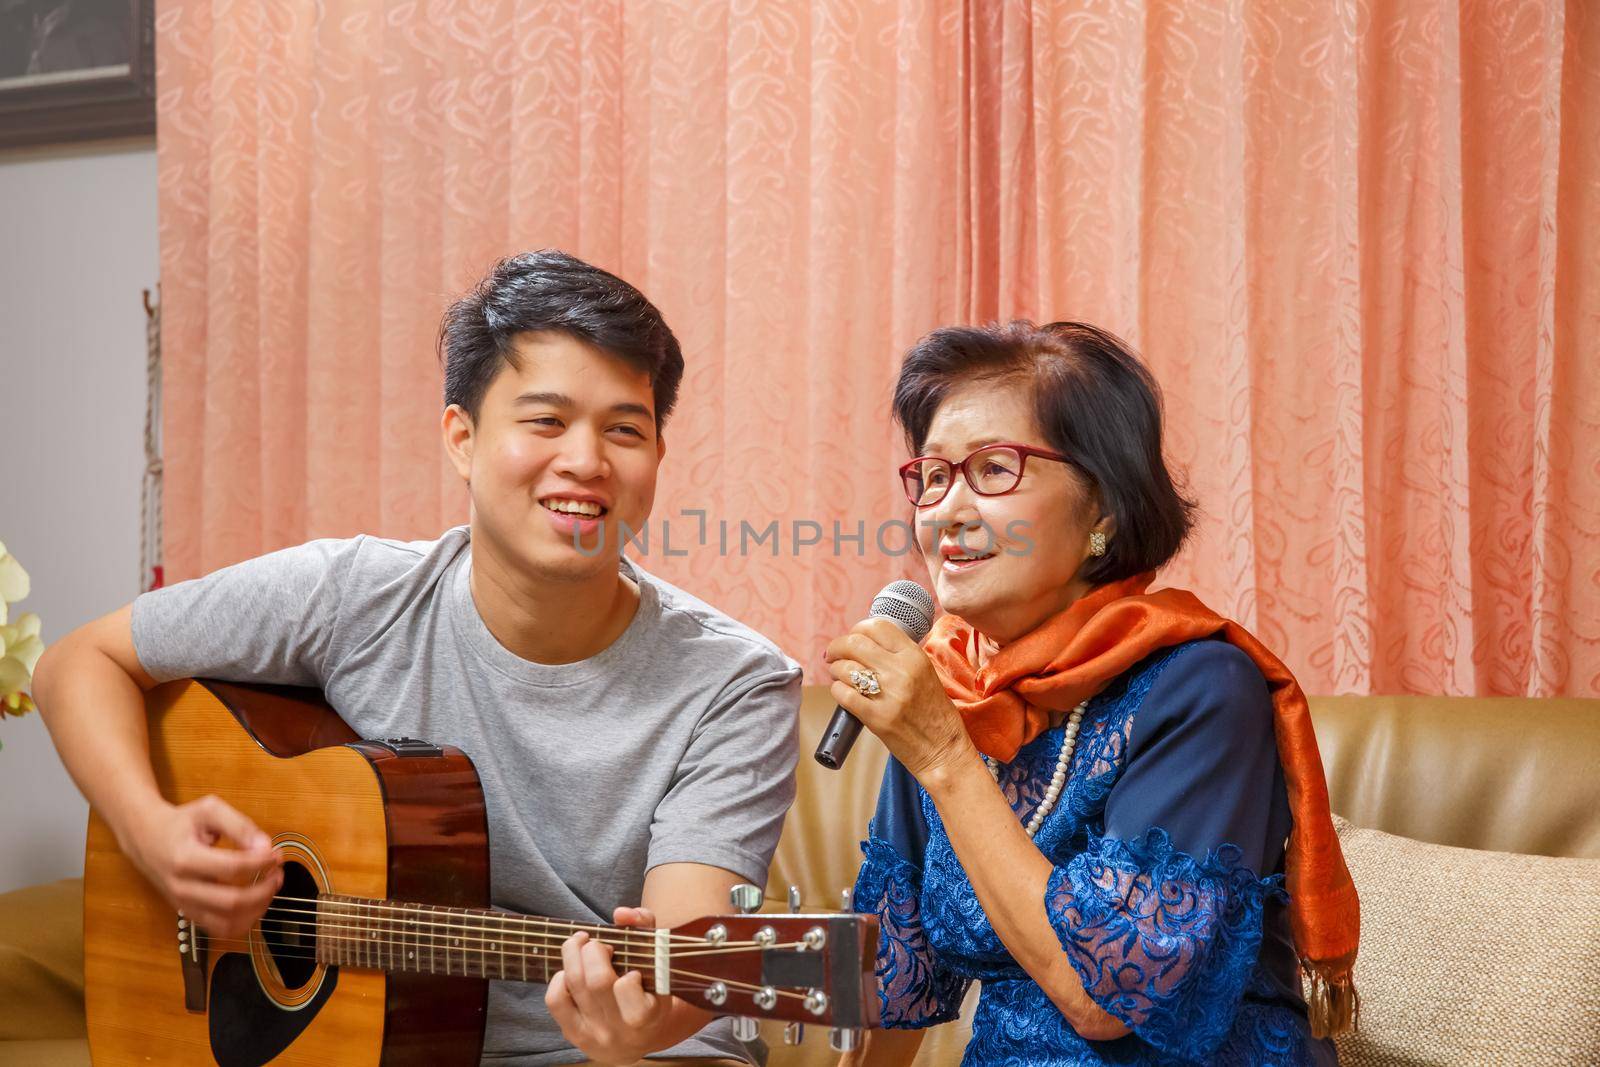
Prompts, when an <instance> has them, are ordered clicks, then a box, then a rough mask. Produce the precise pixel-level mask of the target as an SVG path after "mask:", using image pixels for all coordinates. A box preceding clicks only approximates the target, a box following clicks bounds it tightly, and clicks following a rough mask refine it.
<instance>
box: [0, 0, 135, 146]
mask: <svg viewBox="0 0 1600 1067" xmlns="http://www.w3.org/2000/svg"><path fill="white" fill-rule="evenodd" d="M155 81H156V77H155V0H0V149H5V148H17V147H22V146H25V145H48V144H61V143H71V142H78V141H91V140H99V139H101V138H106V137H129V136H138V135H147V134H151V133H154V132H155V128H156V94H155Z"/></svg>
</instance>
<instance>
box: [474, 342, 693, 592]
mask: <svg viewBox="0 0 1600 1067" xmlns="http://www.w3.org/2000/svg"><path fill="white" fill-rule="evenodd" d="M516 353H517V361H516V364H515V365H512V364H507V365H506V366H505V367H504V368H503V369H502V370H500V371H499V373H498V374H496V376H495V378H494V380H493V381H492V382H491V383H490V384H489V388H488V389H487V390H486V392H485V393H484V397H483V402H482V404H481V405H480V406H479V409H478V415H477V418H476V419H474V418H472V417H471V416H469V415H468V414H467V413H466V412H465V411H464V410H462V409H461V408H460V407H458V406H456V405H451V406H450V407H449V408H448V409H446V411H445V416H444V434H445V445H446V450H447V451H448V452H449V454H450V457H451V461H452V462H453V463H454V464H455V467H456V470H457V471H458V472H459V473H460V474H461V476H462V477H463V478H464V479H466V481H467V485H468V488H469V490H470V492H471V494H472V509H473V537H474V552H477V551H479V550H480V549H484V550H487V551H490V552H492V553H493V554H494V555H495V556H496V557H497V558H498V559H499V560H500V562H501V563H503V564H504V565H505V566H506V567H508V568H509V569H511V570H513V571H515V572H517V573H519V574H521V575H524V576H526V577H528V578H533V579H542V580H555V581H563V580H565V581H581V580H586V579H591V578H594V577H596V576H597V575H600V574H604V573H607V572H609V573H611V574H615V573H616V570H617V558H618V556H619V554H620V551H621V544H622V540H623V538H622V537H621V536H619V533H621V531H622V527H624V526H625V527H626V528H627V530H628V531H637V530H639V529H641V528H642V527H643V525H644V522H645V520H646V519H647V518H648V517H649V515H650V508H651V505H652V504H653V503H654V501H655V491H656V470H657V468H658V467H659V466H660V463H661V456H662V454H663V452H664V451H665V448H666V446H665V444H664V443H663V441H662V440H661V438H660V436H659V434H658V433H657V430H656V420H655V409H654V398H653V396H652V392H651V385H650V376H649V375H648V374H647V373H646V372H645V371H643V370H638V369H635V368H634V367H633V366H631V365H629V364H628V363H626V362H624V361H623V360H621V359H619V358H617V357H615V356H612V355H610V354H608V353H605V352H602V351H600V350H598V349H596V348H594V347H593V346H590V345H587V344H584V343H583V342H581V341H578V340H576V339H574V338H572V337H569V336H567V335H565V334H560V333H538V334H532V333H529V334H522V335H521V336H519V337H518V339H517V341H516Z"/></svg>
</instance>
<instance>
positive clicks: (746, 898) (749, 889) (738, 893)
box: [728, 882, 763, 915]
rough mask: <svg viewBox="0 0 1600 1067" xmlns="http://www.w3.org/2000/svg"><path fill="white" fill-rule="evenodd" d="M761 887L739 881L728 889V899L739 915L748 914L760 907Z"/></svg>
mask: <svg viewBox="0 0 1600 1067" xmlns="http://www.w3.org/2000/svg"><path fill="white" fill-rule="evenodd" d="M762 896H763V894H762V892H761V889H760V888H759V887H757V886H753V885H751V884H750V883H749V882H740V883H739V884H738V885H736V886H734V887H733V888H732V889H731V890H729V891H728V900H729V901H730V902H731V903H732V904H733V908H734V910H735V911H737V912H739V913H740V914H741V915H749V914H750V913H751V912H753V911H756V910H758V909H759V908H760V907H761V900H762Z"/></svg>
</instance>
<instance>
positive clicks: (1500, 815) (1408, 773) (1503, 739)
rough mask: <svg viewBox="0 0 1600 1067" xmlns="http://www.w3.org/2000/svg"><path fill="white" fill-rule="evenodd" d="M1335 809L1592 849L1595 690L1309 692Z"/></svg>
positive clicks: (1490, 837)
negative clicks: (1544, 693)
mask: <svg viewBox="0 0 1600 1067" xmlns="http://www.w3.org/2000/svg"><path fill="white" fill-rule="evenodd" d="M1311 717H1312V720H1313V721H1314V722H1315V724H1316V729H1317V745H1318V747H1319V748H1321V750H1322V766H1323V769H1324V770H1325V771H1326V772H1327V776H1328V796H1329V799H1331V800H1332V802H1333V810H1334V811H1337V812H1339V813H1340V814H1341V815H1344V816H1345V817H1346V818H1348V819H1350V820H1351V821H1352V822H1354V823H1355V824H1356V825H1357V826H1370V827H1372V828H1373V829H1377V830H1387V831H1388V832H1389V833H1391V834H1402V835H1404V836H1406V837H1411V838H1415V839H1417V840H1419V841H1433V842H1436V843H1438V844H1441V845H1459V846H1460V847H1462V848H1484V849H1496V850H1499V851H1503V852H1529V853H1536V854H1538V855H1540V856H1586V857H1588V858H1590V859H1600V786H1597V784H1596V781H1595V773H1594V769H1595V767H1597V766H1600V700H1594V699H1576V698H1573V699H1561V700H1529V699H1527V698H1524V697H1431V696H1346V697H1312V698H1311Z"/></svg>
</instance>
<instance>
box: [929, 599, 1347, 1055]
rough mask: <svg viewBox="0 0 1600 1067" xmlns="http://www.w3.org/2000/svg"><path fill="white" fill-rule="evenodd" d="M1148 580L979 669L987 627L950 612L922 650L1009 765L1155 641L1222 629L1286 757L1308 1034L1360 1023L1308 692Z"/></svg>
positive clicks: (1218, 622)
mask: <svg viewBox="0 0 1600 1067" xmlns="http://www.w3.org/2000/svg"><path fill="white" fill-rule="evenodd" d="M1152 577H1153V575H1149V574H1146V575H1140V576H1138V577H1136V578H1129V579H1127V580H1125V581H1122V582H1115V583H1112V584H1110V585H1104V586H1101V587H1100V588H1098V589H1095V590H1094V591H1093V592H1091V593H1089V594H1088V595H1087V596H1085V597H1083V598H1081V599H1080V600H1078V601H1077V602H1076V603H1075V604H1073V605H1072V606H1071V607H1069V608H1067V609H1066V610H1065V611H1063V612H1061V613H1060V614H1059V615H1055V616H1053V617H1052V618H1050V619H1048V620H1046V621H1045V622H1044V623H1043V624H1041V625H1040V626H1038V627H1037V628H1035V629H1033V630H1031V631H1029V632H1028V633H1026V634H1024V635H1023V636H1021V637H1019V638H1018V639H1017V640H1015V641H1013V642H1011V643H1010V644H1008V645H1004V646H1002V647H1000V648H998V649H996V650H995V651H994V653H993V656H992V657H991V658H989V659H988V661H987V662H984V663H983V665H982V666H981V667H980V666H978V665H977V664H976V663H975V662H974V661H973V659H970V658H969V650H975V649H977V648H978V647H979V645H978V642H979V641H980V640H981V637H980V635H977V634H975V633H974V631H973V629H972V627H971V626H969V625H967V624H966V623H965V622H963V621H961V620H960V619H958V618H956V617H955V616H953V615H943V616H940V618H939V620H938V621H937V622H935V623H934V626H933V631H932V632H931V633H930V634H929V635H928V639H927V641H926V642H924V644H923V648H924V649H925V650H926V651H927V653H928V658H929V659H931V660H932V661H933V665H934V669H935V670H937V671H938V673H939V678H940V680H941V681H942V682H943V683H944V689H945V692H946V693H948V694H949V696H950V699H951V700H952V701H953V702H954V703H955V705H956V707H957V708H958V709H959V710H960V712H961V715H962V718H963V719H964V720H965V722H966V727H967V733H968V734H970V735H971V737H972V740H973V742H974V743H975V744H976V745H977V746H978V748H979V749H980V750H981V751H982V752H984V753H985V754H987V755H989V756H992V757H993V758H995V759H997V760H1000V761H1002V762H1009V761H1010V760H1011V759H1013V758H1014V757H1015V756H1016V754H1017V752H1018V750H1019V749H1021V748H1022V746H1023V745H1025V744H1027V743H1028V742H1029V741H1031V740H1033V739H1034V738H1035V737H1037V736H1038V735H1039V734H1040V733H1042V732H1044V730H1045V729H1046V728H1047V727H1048V726H1049V725H1050V713H1051V712H1052V711H1067V710H1069V709H1071V708H1074V707H1076V706H1077V705H1078V704H1079V702H1081V701H1084V700H1087V699H1089V698H1090V697H1092V696H1094V695H1095V694H1096V693H1098V692H1100V690H1102V689H1104V688H1105V687H1106V686H1107V685H1109V684H1110V683H1111V682H1112V681H1113V680H1114V679H1115V678H1116V677H1117V676H1118V675H1120V674H1122V673H1123V672H1124V671H1126V670H1128V669H1129V668H1130V667H1132V666H1133V665H1134V664H1136V663H1138V662H1139V661H1140V660H1142V659H1144V658H1145V657H1146V656H1148V655H1150V654H1151V653H1152V652H1154V651H1156V650H1157V649H1162V648H1169V647H1171V646H1173V645H1177V644H1181V643H1183V642H1185V641H1192V640H1195V639H1196V638H1201V637H1217V636H1220V637H1221V638H1223V639H1224V640H1226V641H1227V642H1228V643H1230V644H1232V645H1234V646H1235V647H1237V648H1239V649H1240V650H1241V651H1243V652H1244V653H1245V654H1246V655H1248V656H1249V657H1250V658H1251V659H1252V660H1254V661H1255V664H1256V666H1257V667H1258V668H1259V669H1260V671H1261V673H1262V674H1263V675H1265V676H1266V679H1267V685H1268V687H1269V688H1270V689H1271V691H1272V706H1273V712H1274V725H1275V728H1276V733H1277V739H1278V758H1279V760H1281V761H1282V763H1283V776H1284V781H1285V783H1286V785H1287V786H1288V792H1289V809H1290V812H1291V814H1292V815H1293V817H1294V828H1293V830H1292V831H1291V832H1290V834H1289V843H1288V847H1287V851H1286V854H1285V870H1286V878H1287V882H1288V890H1289V919H1290V925H1291V927H1292V929H1293V931H1294V941H1295V947H1296V949H1297V951H1298V952H1299V954H1300V959H1301V963H1302V965H1303V966H1304V967H1305V968H1306V971H1307V973H1308V975H1309V977H1310V979H1311V989H1312V995H1311V999H1310V1002H1309V1005H1308V1006H1309V1009H1310V1015H1311V1024H1312V1030H1313V1032H1314V1033H1316V1035H1317V1036H1319V1037H1321V1036H1324V1035H1327V1034H1332V1033H1340V1032H1342V1031H1344V1030H1346V1029H1349V1028H1350V1026H1351V1025H1352V1024H1353V1022H1354V1019H1355V1013H1356V1010H1357V999H1356V993H1355V986H1354V984H1353V983H1352V981H1351V974H1350V972H1351V968H1352V967H1353V966H1354V965H1355V959H1356V945H1357V942H1358V940H1359V938H1360V931H1361V907H1360V902H1359V901H1358V900H1357V898H1356V889H1355V884H1354V883H1353V882H1351V880H1350V872H1349V870H1347V869H1346V868H1345V863H1344V854H1343V852H1341V851H1340V848H1339V839H1338V837H1337V836H1336V835H1335V833H1334V830H1333V820H1332V817H1331V815H1330V814H1329V809H1328V787H1327V783H1326V780H1325V779H1324V777H1323V773H1322V757H1321V755H1319V754H1318V752H1317V738H1316V735H1315V734H1314V733H1313V732H1312V729H1311V709H1310V708H1309V707H1308V706H1307V704H1306V698H1305V694H1304V693H1302V692H1301V691H1300V685H1299V683H1297V682H1296V681H1295V680H1294V675H1292V674H1290V673H1289V669H1288V668H1287V667H1285V666H1284V665H1283V663H1282V662H1281V661H1279V659H1278V658H1277V657H1276V656H1274V655H1273V654H1272V653H1271V652H1269V651H1267V649H1266V646H1264V645H1263V644H1262V643H1261V642H1260V641H1257V640H1256V639H1255V637H1253V636H1252V635H1251V634H1250V633H1249V631H1247V630H1245V629H1244V627H1242V626H1240V625H1239V624H1238V623H1236V622H1233V621H1231V620H1229V619H1225V618H1223V617H1222V616H1220V615H1218V614H1217V613H1216V612H1214V611H1212V610H1211V609H1210V608H1208V607H1206V606H1205V605H1204V604H1202V603H1200V601H1199V599H1198V598H1197V597H1196V596H1195V595H1194V594H1193V593H1190V592H1187V591H1185V590H1181V589H1161V590H1158V591H1156V592H1154V593H1146V592H1145V589H1146V587H1148V586H1149V584H1150V581H1151V578H1152ZM980 661H981V660H980Z"/></svg>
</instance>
